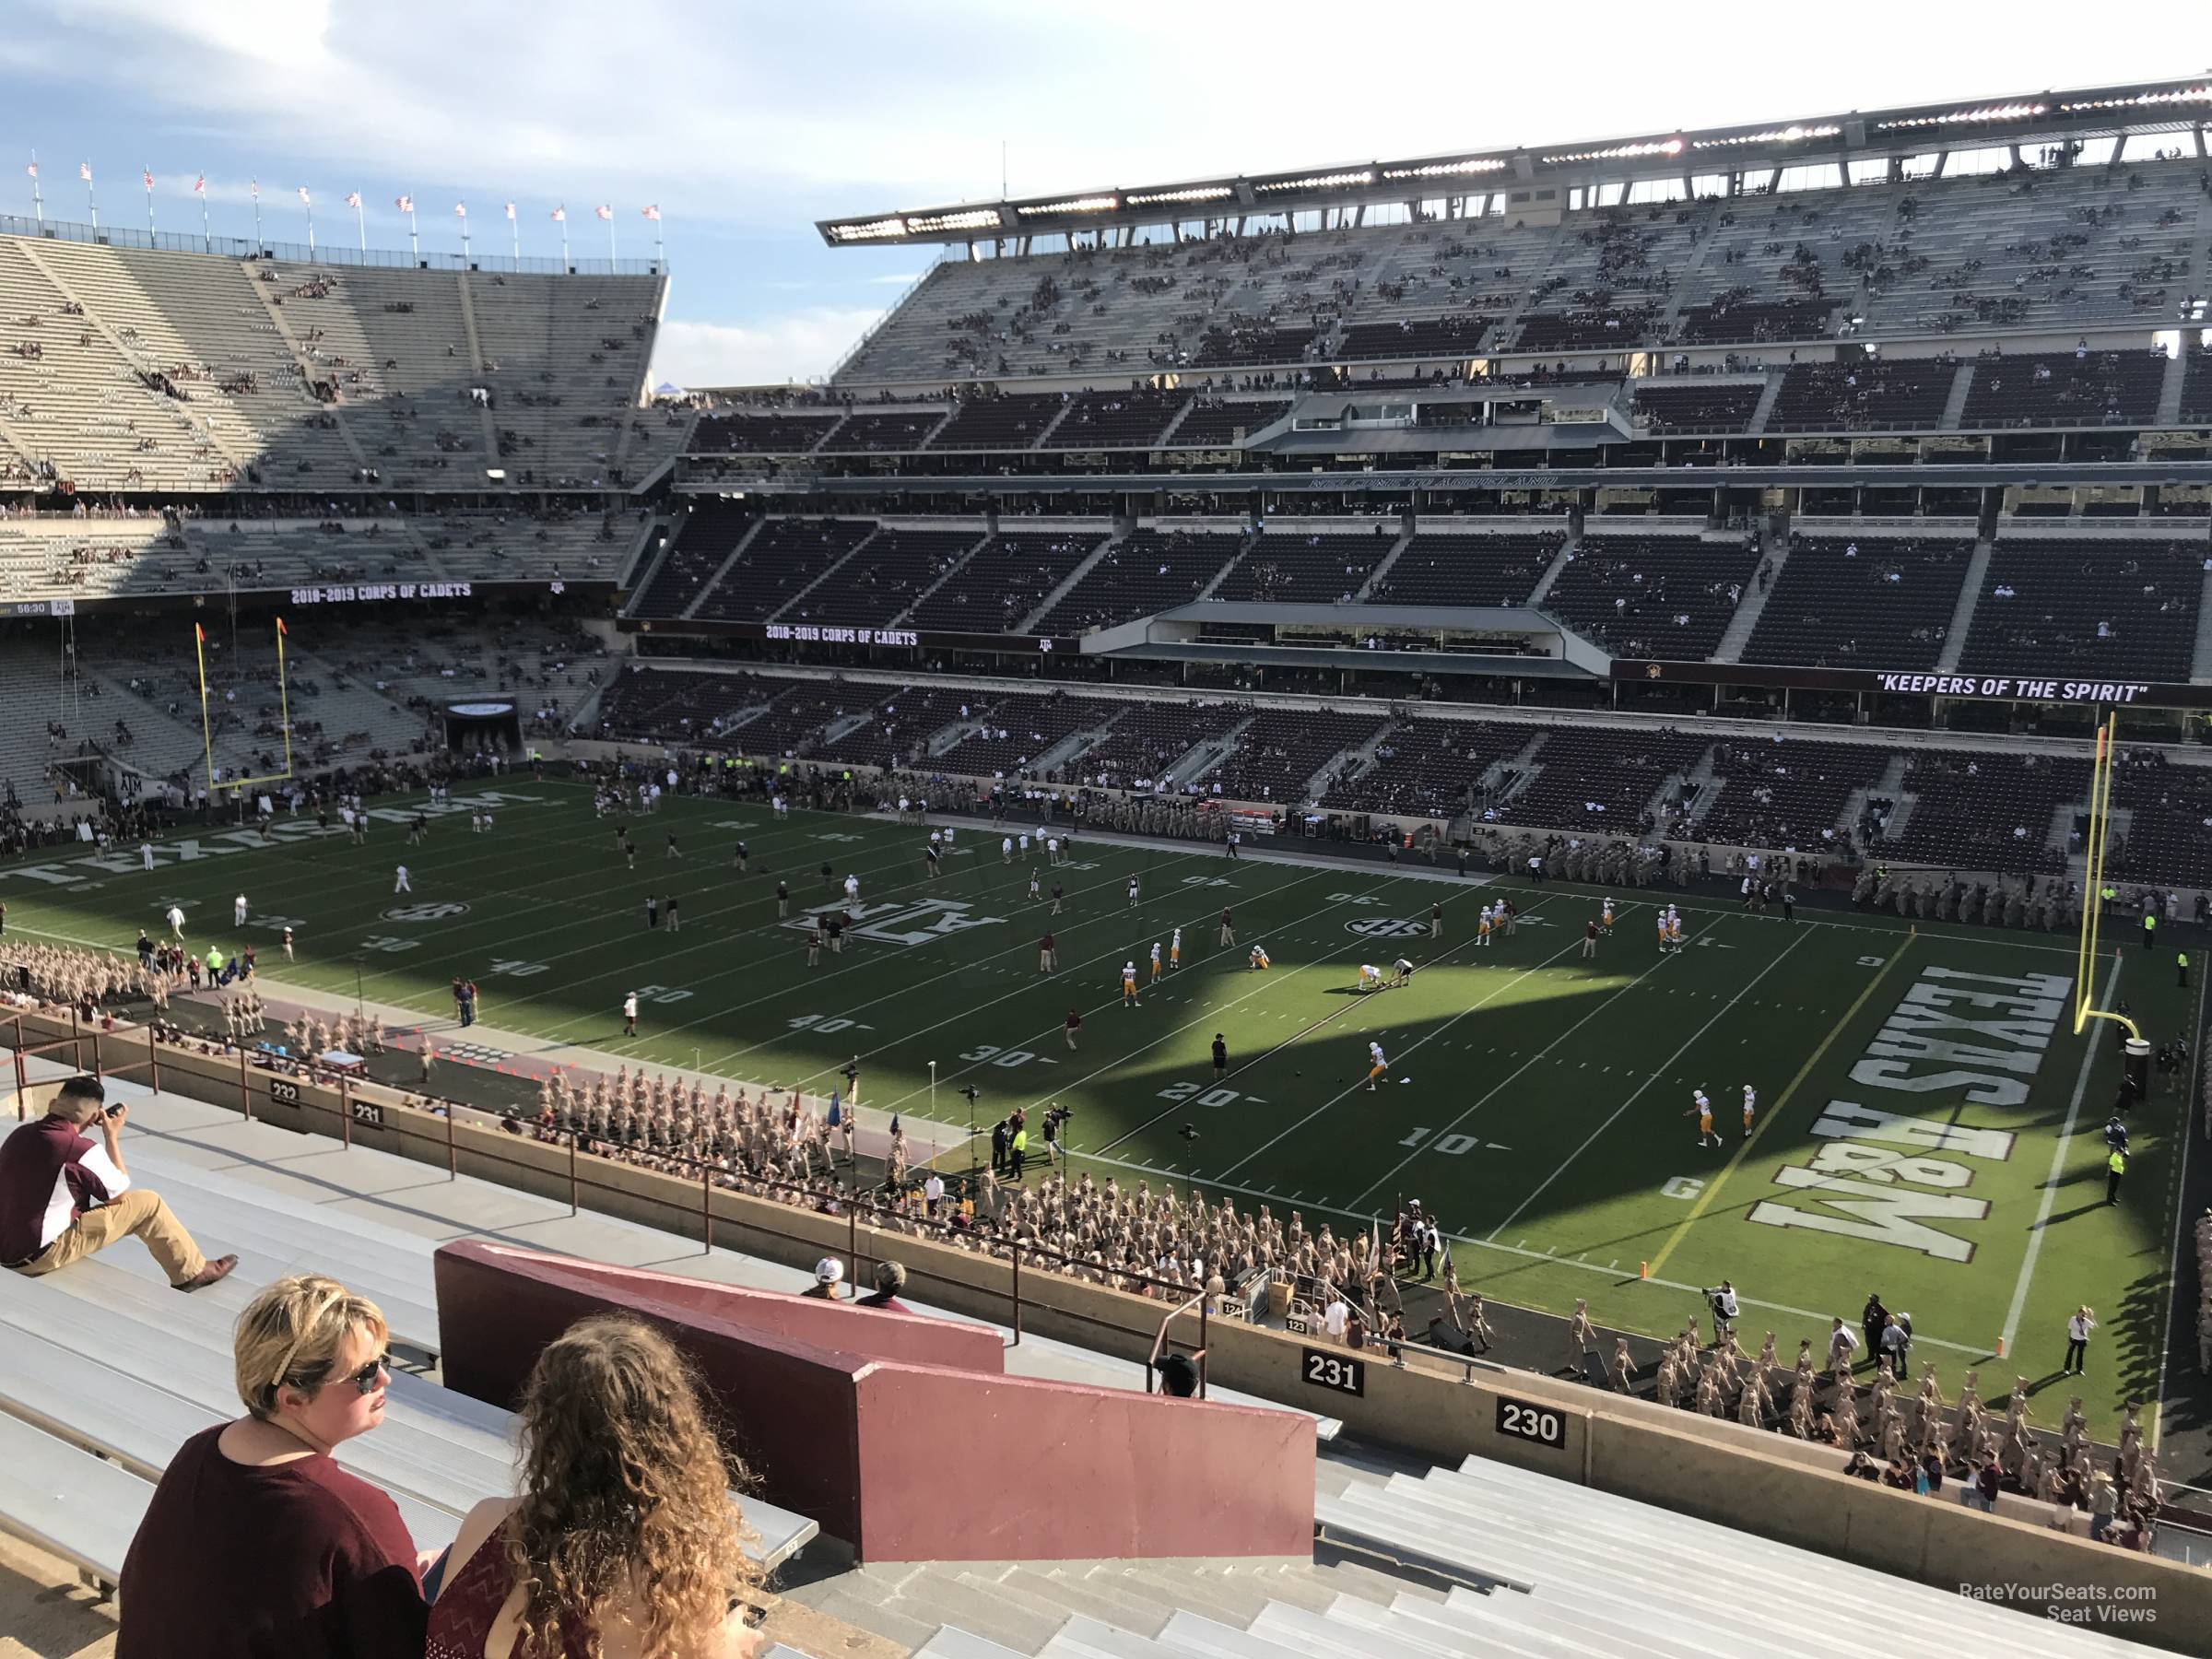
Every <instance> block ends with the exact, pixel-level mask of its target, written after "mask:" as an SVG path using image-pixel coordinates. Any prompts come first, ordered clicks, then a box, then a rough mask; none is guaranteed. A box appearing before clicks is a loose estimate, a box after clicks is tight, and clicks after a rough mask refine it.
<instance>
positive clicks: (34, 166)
mask: <svg viewBox="0 0 2212 1659" xmlns="http://www.w3.org/2000/svg"><path fill="white" fill-rule="evenodd" d="M23 171H25V172H27V173H29V175H30V176H31V177H32V178H34V179H35V178H37V177H38V176H39V164H38V163H37V162H36V161H33V162H31V163H30V164H29V166H27V167H25V168H24V170H23Z"/></svg>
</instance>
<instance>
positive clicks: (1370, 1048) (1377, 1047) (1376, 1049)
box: [1367, 1042, 1390, 1065]
mask: <svg viewBox="0 0 2212 1659" xmlns="http://www.w3.org/2000/svg"><path fill="white" fill-rule="evenodd" d="M1367 1052H1368V1053H1371V1054H1372V1055H1373V1056H1374V1057H1375V1064H1376V1065H1389V1064H1390V1062H1389V1061H1387V1060H1385V1059H1383V1058H1382V1044H1381V1043H1379V1042H1371V1043H1369V1044H1368V1045H1367Z"/></svg>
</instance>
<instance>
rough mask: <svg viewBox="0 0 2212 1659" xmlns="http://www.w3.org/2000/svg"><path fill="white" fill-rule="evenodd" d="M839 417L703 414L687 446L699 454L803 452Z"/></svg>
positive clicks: (782, 412) (792, 413)
mask: <svg viewBox="0 0 2212 1659" xmlns="http://www.w3.org/2000/svg"><path fill="white" fill-rule="evenodd" d="M839 420H840V417H839V416H837V415H834V414H823V413H821V412H819V411H815V410H797V409H793V410H776V411H772V412H770V413H767V414H760V415H740V414H729V415H705V416H701V417H700V421H699V424H698V425H697V426H695V427H693V428H692V429H691V440H690V443H689V445H688V447H689V448H690V449H691V450H692V451H693V452H694V453H699V454H713V455H803V454H805V453H806V452H807V451H809V450H811V449H812V448H814V446H815V445H816V444H818V443H819V442H821V441H822V440H823V439H824V438H826V437H828V436H829V435H830V431H831V429H833V428H835V427H836V426H837V425H838V422H839Z"/></svg>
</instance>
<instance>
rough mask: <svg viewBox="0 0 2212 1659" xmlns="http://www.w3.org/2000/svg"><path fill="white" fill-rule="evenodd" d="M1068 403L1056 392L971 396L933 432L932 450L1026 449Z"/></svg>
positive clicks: (931, 438)
mask: <svg viewBox="0 0 2212 1659" xmlns="http://www.w3.org/2000/svg"><path fill="white" fill-rule="evenodd" d="M1067 406H1068V405H1067V400H1066V399H1065V398H1063V397H1061V396H1059V395H1058V394H1049V395H1034V396H1006V397H971V398H969V399H967V400H966V401H965V402H964V403H962V404H961V405H960V406H959V408H958V409H956V410H955V411H954V413H953V417H952V418H951V419H950V420H948V421H947V422H946V423H945V424H944V425H943V426H942V427H940V428H939V429H937V430H936V431H935V433H933V434H931V436H930V440H929V447H930V448H931V449H933V450H1026V449H1033V448H1035V447H1036V444H1037V440H1038V439H1040V438H1041V437H1042V436H1044V430H1045V429H1046V428H1047V427H1049V426H1051V425H1052V424H1053V421H1055V420H1057V419H1058V418H1060V415H1061V412H1062V411H1063V410H1065V408H1066V407H1067Z"/></svg>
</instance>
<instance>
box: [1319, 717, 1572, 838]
mask: <svg viewBox="0 0 2212 1659" xmlns="http://www.w3.org/2000/svg"><path fill="white" fill-rule="evenodd" d="M1533 735H1534V734H1533V733H1532V732H1531V731H1530V729H1529V728H1528V727H1526V726H1519V725H1505V724H1494V723H1489V722H1484V721H1471V720H1413V721H1406V722H1405V723H1403V724H1398V725H1394V726H1393V727H1392V728H1391V729H1390V730H1389V731H1388V732H1386V733H1384V734H1383V735H1382V742H1381V743H1379V744H1378V745H1376V747H1375V764H1374V767H1373V769H1372V770H1371V771H1366V772H1362V773H1359V774H1357V775H1355V776H1352V777H1349V778H1343V779H1339V780H1337V781H1336V782H1334V783H1333V784H1332V785H1331V786H1330V788H1329V790H1328V792H1327V793H1326V794H1324V795H1323V797H1322V802H1321V804H1322V806H1324V807H1326V808H1328V809H1329V810H1330V811H1332V812H1365V813H1371V814H1376V815H1380V816H1389V815H1393V814H1399V813H1404V814H1407V815H1410V816H1412V817H1415V818H1442V819H1444V820H1446V821H1447V822H1448V821H1450V820H1451V819H1453V818H1457V817H1458V816H1459V815H1460V814H1461V813H1463V812H1465V811H1467V810H1468V809H1469V808H1470V807H1472V806H1476V805H1477V801H1478V795H1479V786H1480V784H1481V782H1482V779H1483V777H1484V774H1486V773H1487V772H1488V771H1489V770H1490V768H1491V767H1492V766H1493V765H1495V764H1496V763H1497V762H1499V761H1500V760H1506V759H1512V757H1513V756H1515V755H1518V754H1519V753H1520V752H1521V751H1522V750H1523V749H1524V748H1526V747H1528V745H1529V741H1530V739H1531V737H1532V736H1533Z"/></svg>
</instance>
